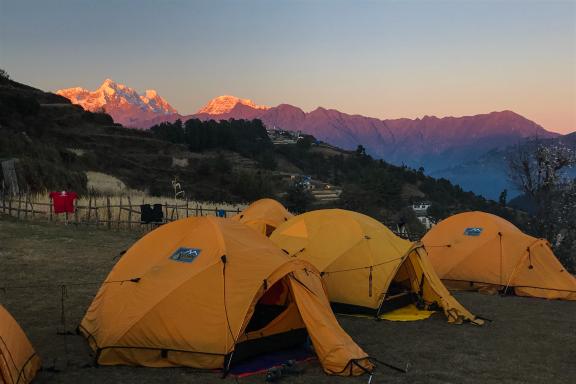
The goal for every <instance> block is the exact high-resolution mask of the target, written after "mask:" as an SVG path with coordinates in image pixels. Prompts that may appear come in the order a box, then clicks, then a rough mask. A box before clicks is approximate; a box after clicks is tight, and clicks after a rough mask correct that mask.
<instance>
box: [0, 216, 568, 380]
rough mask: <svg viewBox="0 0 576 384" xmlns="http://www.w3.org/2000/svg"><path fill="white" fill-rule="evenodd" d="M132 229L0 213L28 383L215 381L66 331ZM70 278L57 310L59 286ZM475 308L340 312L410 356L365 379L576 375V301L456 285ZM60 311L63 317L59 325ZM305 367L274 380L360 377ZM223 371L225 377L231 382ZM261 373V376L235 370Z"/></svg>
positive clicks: (360, 336) (393, 358) (396, 352)
mask: <svg viewBox="0 0 576 384" xmlns="http://www.w3.org/2000/svg"><path fill="white" fill-rule="evenodd" d="M138 237H139V235H138V234H136V233H130V232H126V231H123V232H115V231H107V230H95V229H89V228H86V227H81V228H75V227H73V226H67V227H65V226H63V225H48V224H40V223H22V222H16V221H14V220H13V219H9V218H5V217H4V218H0V287H4V288H3V289H0V303H1V304H2V305H4V306H5V307H6V308H7V309H8V310H9V311H10V312H11V313H12V314H13V316H14V317H15V318H16V319H17V320H18V321H19V323H20V324H21V326H22V327H23V328H24V330H25V331H26V333H27V334H28V336H29V338H30V339H31V341H32V343H33V344H34V346H35V348H36V350H37V352H38V354H39V355H40V356H41V358H42V360H43V363H44V366H45V367H46V368H50V367H54V368H55V370H44V371H42V372H40V373H39V375H38V377H37V379H36V381H35V383H138V384H146V383H160V382H169V383H222V382H223V380H222V379H221V378H220V375H219V374H217V373H210V372H202V373H198V372H195V371H194V370H191V369H186V368H179V369H160V368H156V369H155V368H134V367H94V366H92V362H93V360H92V356H91V354H90V350H89V349H88V347H87V344H86V342H85V340H84V339H83V338H82V337H80V336H77V335H58V334H57V332H58V331H63V330H67V331H73V330H74V329H75V327H76V325H77V324H78V322H79V321H80V319H81V317H82V316H83V314H84V311H85V310H86V308H87V306H88V305H89V304H90V302H91V300H92V298H93V296H94V294H95V293H96V291H97V289H98V287H99V284H100V282H101V281H103V279H104V278H105V277H106V275H107V273H108V271H109V270H110V269H111V268H112V266H113V265H114V263H115V260H113V258H114V257H115V256H116V255H118V253H119V252H120V251H122V250H124V249H126V248H128V247H129V246H130V244H132V243H133V242H134V241H135V240H136V239H137V238H138ZM62 284H66V285H67V295H66V296H65V298H64V302H65V313H64V315H65V316H64V317H65V318H64V319H62V313H61V312H62V311H61V300H62V288H61V286H60V285H62ZM457 297H458V299H460V300H461V302H462V303H463V304H464V305H465V306H466V307H468V309H470V310H471V311H472V312H474V313H476V314H480V315H482V316H484V317H487V318H490V319H492V320H493V321H492V322H489V323H487V324H486V325H485V326H483V327H477V326H473V325H470V324H465V325H450V324H448V323H447V322H446V321H445V318H444V317H443V316H442V315H434V316H433V317H432V318H430V319H428V320H424V321H416V322H408V323H395V322H387V321H378V322H377V321H375V320H372V319H363V318H350V317H340V318H339V320H340V322H341V324H342V326H343V327H344V328H345V329H346V330H347V331H348V332H349V333H350V335H351V336H352V337H353V338H354V339H355V340H356V341H357V342H358V344H360V345H361V346H362V347H363V348H364V349H365V350H366V351H367V352H368V353H369V354H370V355H372V356H375V357H377V358H378V359H380V360H384V361H386V362H389V363H393V364H397V365H403V364H405V363H406V362H408V363H409V364H410V369H409V372H408V373H407V374H402V373H398V372H395V371H391V370H390V369H387V368H384V367H380V368H379V369H378V371H377V373H376V374H375V375H374V377H373V379H372V383H459V384H460V383H498V384H505V383H546V384H552V383H574V382H576V302H562V301H546V300H541V299H528V298H520V297H497V296H484V295H481V294H477V293H459V294H457ZM62 320H64V322H65V326H64V327H63V326H62ZM302 365H303V367H305V371H304V373H303V374H302V375H298V376H291V377H286V378H283V379H282V380H281V381H280V382H281V383H365V382H367V380H368V378H367V377H366V376H364V377H360V378H336V377H331V376H327V375H325V374H323V373H322V370H321V369H320V367H319V365H318V363H317V362H315V361H313V362H309V363H303V364H302ZM234 380H235V379H234V378H231V377H230V378H227V379H226V380H224V382H234ZM238 381H239V382H243V383H247V384H248V383H262V382H264V376H262V375H257V376H251V377H248V378H243V379H238Z"/></svg>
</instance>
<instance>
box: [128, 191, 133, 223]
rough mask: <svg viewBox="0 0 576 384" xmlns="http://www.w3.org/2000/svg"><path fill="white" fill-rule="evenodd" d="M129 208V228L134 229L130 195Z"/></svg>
mask: <svg viewBox="0 0 576 384" xmlns="http://www.w3.org/2000/svg"><path fill="white" fill-rule="evenodd" d="M128 208H130V210H129V211H128V229H132V200H131V199H130V196H128Z"/></svg>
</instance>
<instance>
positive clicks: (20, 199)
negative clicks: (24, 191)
mask: <svg viewBox="0 0 576 384" xmlns="http://www.w3.org/2000/svg"><path fill="white" fill-rule="evenodd" d="M21 207H22V195H18V220H20V208H21Z"/></svg>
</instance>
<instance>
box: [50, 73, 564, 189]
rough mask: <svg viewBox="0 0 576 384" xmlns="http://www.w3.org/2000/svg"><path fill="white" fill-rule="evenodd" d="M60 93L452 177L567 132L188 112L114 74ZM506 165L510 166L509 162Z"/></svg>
mask: <svg viewBox="0 0 576 384" xmlns="http://www.w3.org/2000/svg"><path fill="white" fill-rule="evenodd" d="M57 93H58V94H59V95H62V96H65V97H67V98H69V99H70V100H71V101H72V102H73V103H76V104H80V105H81V106H82V107H84V108H85V109H88V110H91V111H95V110H102V109H103V110H105V111H106V112H107V113H108V114H110V115H111V116H112V118H113V119H114V120H115V121H116V122H118V123H121V124H123V125H125V126H128V127H133V128H141V129H147V128H149V127H151V126H153V125H156V124H158V123H161V122H163V121H175V120H177V119H181V120H183V121H185V120H187V119H190V118H198V119H201V120H209V119H214V120H225V119H231V118H233V119H260V120H262V122H263V123H264V124H265V125H266V126H267V127H268V128H277V129H284V130H291V131H299V132H302V133H306V134H310V135H313V136H314V137H316V138H317V139H319V140H322V141H325V142H328V143H330V144H333V145H335V146H338V147H341V148H344V149H355V148H356V147H357V146H358V145H363V146H364V147H365V148H366V151H367V152H368V153H369V154H370V155H372V156H374V157H376V158H381V159H384V160H386V161H388V162H391V163H393V164H404V165H407V166H410V167H414V168H419V167H423V168H424V169H425V171H426V172H427V173H429V174H433V175H435V176H436V177H446V178H448V179H450V180H454V175H455V174H458V173H459V171H458V166H459V165H462V164H466V163H470V162H472V163H474V161H475V159H479V158H481V157H482V156H484V155H485V154H486V153H487V152H489V151H493V150H495V149H499V148H500V149H501V148H505V147H507V146H510V145H514V144H516V143H518V142H521V141H522V140H524V139H526V138H529V137H539V138H542V139H548V138H555V137H559V136H560V135H559V134H557V133H554V132H550V131H547V130H546V129H544V128H543V127H542V126H540V125H538V124H536V123H535V122H533V121H531V120H528V119H527V118H525V117H523V116H521V115H519V114H517V113H515V112H512V111H508V110H505V111H501V112H491V113H486V114H479V115H474V116H463V117H443V118H438V117H434V116H425V117H423V118H421V119H420V118H417V119H407V118H402V119H378V118H373V117H366V116H362V115H351V114H347V113H343V112H340V111H338V110H335V109H326V108H323V107H318V108H316V109H315V110H313V111H311V112H305V111H303V110H302V109H300V108H298V107H296V106H293V105H290V104H280V105H278V106H275V107H268V106H262V105H257V104H256V103H254V102H253V101H252V100H249V99H241V98H238V97H235V96H229V95H225V96H219V97H216V98H215V99H213V100H211V101H209V102H208V103H207V104H206V105H205V106H204V107H203V108H201V109H200V110H199V111H197V112H196V113H194V114H191V115H182V114H180V113H178V112H177V111H176V109H174V108H173V107H172V106H171V105H170V104H169V103H168V102H166V101H165V100H164V99H163V98H161V97H160V96H159V95H158V94H157V92H155V91H153V90H147V91H146V92H145V95H139V94H138V93H137V92H136V91H135V90H134V89H132V88H129V87H127V86H125V85H123V84H119V83H115V82H114V81H112V80H110V79H107V80H105V81H104V83H103V84H102V85H101V86H100V87H99V88H98V89H97V90H96V91H94V92H90V91H88V90H86V89H84V88H80V87H76V88H68V89H62V90H59V91H57ZM498 164H500V166H501V168H502V169H503V167H504V164H501V162H499V163H498ZM496 168H498V165H496ZM487 169H488V168H487ZM479 171H480V172H482V170H481V169H480V170H479ZM492 171H493V170H490V172H492ZM466 176H467V177H472V176H470V175H466ZM498 179H499V180H500V182H499V183H496V184H495V185H494V186H485V185H483V186H482V187H483V188H480V189H482V191H480V190H479V189H478V187H477V186H475V187H474V189H473V190H475V191H478V192H480V193H483V194H484V195H485V196H487V197H490V198H494V197H496V196H495V195H497V193H499V190H497V188H500V187H501V186H502V185H505V183H506V182H505V180H503V178H502V177H498ZM504 179H505V178H504ZM467 184H470V183H467ZM472 184H473V183H472ZM464 187H466V185H465V186H464ZM500 190H501V189H500Z"/></svg>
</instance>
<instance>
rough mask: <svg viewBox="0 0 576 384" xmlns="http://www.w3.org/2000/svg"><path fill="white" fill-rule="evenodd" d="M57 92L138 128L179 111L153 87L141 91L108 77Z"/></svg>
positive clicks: (75, 102) (83, 105)
mask: <svg viewBox="0 0 576 384" xmlns="http://www.w3.org/2000/svg"><path fill="white" fill-rule="evenodd" d="M56 93H57V94H59V95H61V96H64V97H66V98H68V99H70V101H71V102H72V103H74V104H79V105H81V106H82V107H83V108H84V109H86V110H89V111H92V112H97V111H102V110H104V111H106V113H108V114H109V115H110V116H112V118H113V119H114V121H115V122H117V123H121V124H123V125H126V126H128V127H137V128H140V124H141V122H143V121H146V120H150V119H153V118H155V117H157V116H161V115H170V114H176V113H178V112H177V111H176V109H174V108H173V107H172V106H171V105H170V104H168V102H167V101H166V100H164V99H163V98H162V97H160V95H158V93H157V92H156V91H155V90H153V89H147V90H146V91H145V92H144V94H143V95H140V94H139V93H138V92H137V91H136V90H135V89H133V88H130V87H128V86H126V85H124V84H121V83H117V82H115V81H114V80H112V79H109V78H108V79H105V80H104V82H102V84H101V85H100V87H98V88H97V89H96V90H95V91H89V90H87V89H84V88H81V87H74V88H67V89H60V90H58V91H56Z"/></svg>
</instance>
